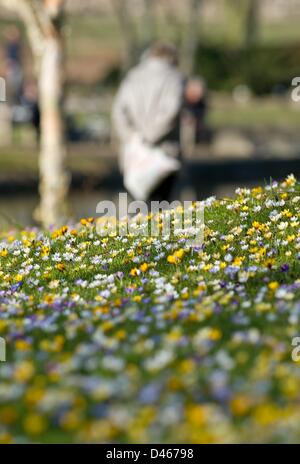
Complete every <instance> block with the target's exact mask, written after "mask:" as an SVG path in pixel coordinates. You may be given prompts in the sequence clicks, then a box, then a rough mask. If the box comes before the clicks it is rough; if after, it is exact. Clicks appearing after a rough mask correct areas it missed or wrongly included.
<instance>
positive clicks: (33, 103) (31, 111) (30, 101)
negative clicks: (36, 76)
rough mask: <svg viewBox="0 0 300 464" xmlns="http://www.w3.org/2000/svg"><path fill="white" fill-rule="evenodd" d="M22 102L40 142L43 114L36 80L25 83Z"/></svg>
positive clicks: (27, 117)
mask: <svg viewBox="0 0 300 464" xmlns="http://www.w3.org/2000/svg"><path fill="white" fill-rule="evenodd" d="M20 103H21V107H22V108H23V109H24V110H25V113H26V115H27V116H26V119H27V122H28V123H29V124H31V125H32V127H33V128H34V130H35V134H36V141H37V143H38V144H39V142H40V136H41V114H40V107H39V103H38V89H37V85H36V84H35V82H27V83H25V85H24V91H23V94H22V96H21V100H20Z"/></svg>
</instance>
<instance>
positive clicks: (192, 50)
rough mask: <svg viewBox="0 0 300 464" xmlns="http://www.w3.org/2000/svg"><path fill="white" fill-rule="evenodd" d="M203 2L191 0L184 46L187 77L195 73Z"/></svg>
mask: <svg viewBox="0 0 300 464" xmlns="http://www.w3.org/2000/svg"><path fill="white" fill-rule="evenodd" d="M202 2H203V0H189V2H188V21H187V28H186V36H185V39H184V45H183V56H182V64H183V69H184V71H185V72H186V74H187V75H191V74H193V72H194V71H195V58H196V52H197V47H198V43H199V16H200V15H199V11H200V7H201V4H202Z"/></svg>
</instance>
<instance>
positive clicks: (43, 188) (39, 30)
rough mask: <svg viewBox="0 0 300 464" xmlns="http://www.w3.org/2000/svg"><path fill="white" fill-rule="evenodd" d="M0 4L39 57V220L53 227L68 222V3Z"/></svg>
mask: <svg viewBox="0 0 300 464" xmlns="http://www.w3.org/2000/svg"><path fill="white" fill-rule="evenodd" d="M0 4H2V5H4V6H5V7H7V8H9V9H11V10H13V11H15V12H16V13H17V14H19V15H20V17H21V18H22V20H23V21H24V24H25V27H26V31H27V35H28V38H29V42H30V46H31V49H32V53H33V55H34V58H35V67H36V74H37V78H38V84H39V103H40V109H41V152H40V158H39V172H40V188H39V190H40V204H39V207H38V209H37V211H36V214H35V217H36V219H38V220H39V221H40V222H41V223H42V225H43V226H45V227H49V225H52V224H53V225H54V224H59V223H61V222H62V221H63V220H64V219H65V202H66V197H67V193H68V187H69V178H68V174H67V172H66V169H65V156H66V149H65V140H64V123H63V108H62V106H63V93H64V77H63V68H64V67H63V62H64V50H63V49H64V47H63V40H62V18H63V10H64V0H40V1H37V0H0Z"/></svg>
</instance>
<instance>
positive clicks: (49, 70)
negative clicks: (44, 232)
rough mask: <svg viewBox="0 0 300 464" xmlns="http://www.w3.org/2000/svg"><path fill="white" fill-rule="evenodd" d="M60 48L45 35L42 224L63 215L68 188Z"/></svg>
mask: <svg viewBox="0 0 300 464" xmlns="http://www.w3.org/2000/svg"><path fill="white" fill-rule="evenodd" d="M62 60H63V51H62V46H61V43H60V40H59V39H57V38H55V37H51V36H50V37H49V38H48V39H46V41H45V48H44V52H43V57H42V60H41V67H40V79H39V86H40V105H41V153H40V162H39V168H40V196H41V200H40V206H39V212H38V214H39V219H40V221H41V222H42V224H43V225H44V226H46V227H47V226H49V225H51V224H57V223H59V222H61V221H62V220H63V218H64V215H65V214H64V213H65V200H66V195H67V192H68V186H69V181H68V175H67V173H66V170H65V157H66V149H65V143H64V123H63V116H62V108H61V107H62V102H63V84H62V80H63V76H62Z"/></svg>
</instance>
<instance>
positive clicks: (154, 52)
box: [148, 42, 179, 65]
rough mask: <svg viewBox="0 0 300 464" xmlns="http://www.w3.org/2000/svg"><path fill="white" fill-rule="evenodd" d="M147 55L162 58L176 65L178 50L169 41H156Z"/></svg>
mask: <svg viewBox="0 0 300 464" xmlns="http://www.w3.org/2000/svg"><path fill="white" fill-rule="evenodd" d="M148 56H152V57H157V58H164V59H166V60H167V61H169V63H170V64H172V65H178V60H179V58H178V51H177V48H176V47H175V45H173V44H171V43H164V42H156V43H155V44H153V45H152V46H151V47H150V49H149V54H148Z"/></svg>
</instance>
